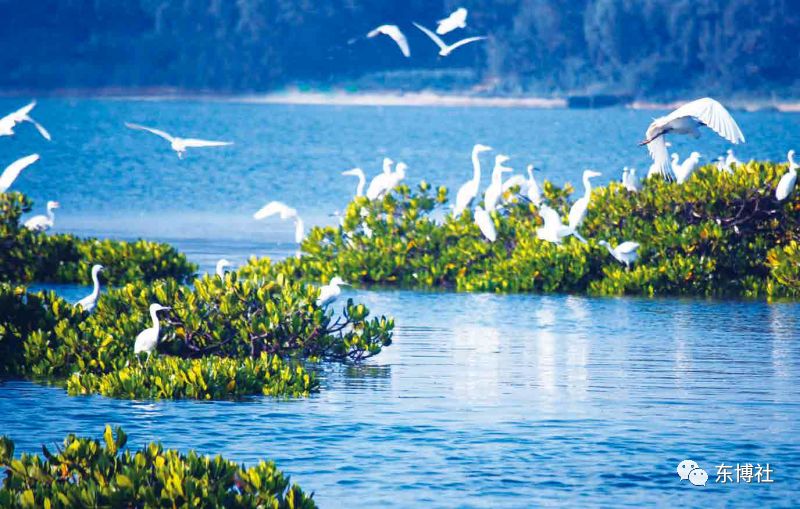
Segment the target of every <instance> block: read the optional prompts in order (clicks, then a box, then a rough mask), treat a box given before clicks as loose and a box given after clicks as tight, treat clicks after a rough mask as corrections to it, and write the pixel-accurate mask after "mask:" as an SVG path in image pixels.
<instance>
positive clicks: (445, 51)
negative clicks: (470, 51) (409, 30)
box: [414, 23, 486, 57]
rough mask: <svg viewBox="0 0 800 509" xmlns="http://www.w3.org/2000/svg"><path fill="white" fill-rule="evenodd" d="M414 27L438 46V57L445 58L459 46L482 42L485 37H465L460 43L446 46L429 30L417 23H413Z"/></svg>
mask: <svg viewBox="0 0 800 509" xmlns="http://www.w3.org/2000/svg"><path fill="white" fill-rule="evenodd" d="M414 26H415V27H417V28H419V29H420V30H422V32H423V33H424V34H425V35H427V36H428V37H429V38H430V39H431V40H432V41H433V42H435V43H436V45H437V46H439V56H440V57H446V56H447V55H449V54H450V53H452V52H453V51H455V50H456V49H458V48H460V47H461V46H464V45H465V44H469V43H471V42H476V41H482V40H483V39H486V37H484V36H481V37H467V38H466V39H461V40H460V41H458V42H456V43H454V44H451V45H449V46H448V45H447V44H445V42H444V41H443V40H442V39H441V37H439V36H438V35H436V34H435V33H433V32H431V31H430V30H428V29H427V28H425V27H424V26H422V25H420V24H419V23H414Z"/></svg>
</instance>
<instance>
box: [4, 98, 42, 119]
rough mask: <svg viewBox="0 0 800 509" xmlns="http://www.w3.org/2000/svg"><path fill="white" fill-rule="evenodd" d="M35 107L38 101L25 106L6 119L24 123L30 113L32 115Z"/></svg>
mask: <svg viewBox="0 0 800 509" xmlns="http://www.w3.org/2000/svg"><path fill="white" fill-rule="evenodd" d="M35 106H36V101H31V103H30V104H28V105H27V106H23V107H22V108H20V109H18V110H17V111H15V112H12V113H9V114H8V115H6V116H5V117H4V118H13V119H14V121H15V122H22V121H23V120H24V119H25V117H27V116H28V113H30V112H31V110H33V108H34V107H35Z"/></svg>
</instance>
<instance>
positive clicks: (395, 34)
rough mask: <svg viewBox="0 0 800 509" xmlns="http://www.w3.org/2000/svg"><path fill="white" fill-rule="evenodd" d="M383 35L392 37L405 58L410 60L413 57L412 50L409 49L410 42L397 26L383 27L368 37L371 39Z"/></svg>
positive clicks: (371, 32) (373, 31)
mask: <svg viewBox="0 0 800 509" xmlns="http://www.w3.org/2000/svg"><path fill="white" fill-rule="evenodd" d="M381 34H382V35H388V36H389V37H391V39H392V40H393V41H394V42H395V44H397V47H398V48H400V52H401V53H403V56H404V57H406V58H408V57H410V56H411V50H410V49H409V48H408V40H407V39H406V36H405V35H404V34H403V32H401V31H400V29H399V28H398V27H397V25H381V26H379V27H378V28H376V29H375V30H372V31H370V33H368V34H367V37H369V38H370V39H371V38H373V37H377V36H378V35H381Z"/></svg>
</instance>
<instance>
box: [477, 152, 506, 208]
mask: <svg viewBox="0 0 800 509" xmlns="http://www.w3.org/2000/svg"><path fill="white" fill-rule="evenodd" d="M508 160H509V157H508V156H507V155H505V154H498V155H496V156H495V158H494V168H492V182H491V184H489V187H487V188H486V192H484V193H483V208H484V209H485V210H486V212H491V211H493V210H494V209H495V208H496V207H497V201H498V200H499V199H500V195H501V194H502V193H503V173H508V172H511V171H514V170H513V169H511V168H509V167H508V166H503V163H505V162H506V161H508Z"/></svg>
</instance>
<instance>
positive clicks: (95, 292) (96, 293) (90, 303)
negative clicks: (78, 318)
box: [75, 264, 104, 313]
mask: <svg viewBox="0 0 800 509" xmlns="http://www.w3.org/2000/svg"><path fill="white" fill-rule="evenodd" d="M103 268H104V267H103V266H102V265H99V264H95V265H92V284H93V285H94V286H93V287H92V293H90V294H89V295H87V296H86V297H84V298H82V299H81V300H79V301H78V302H76V303H75V305H76V306H80V307H81V308H83V310H84V311H86V312H87V313H91V312H92V311H94V307H95V306H96V305H97V298H98V297H100V279H99V278H98V276H99V274H100V272H102V271H103Z"/></svg>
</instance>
